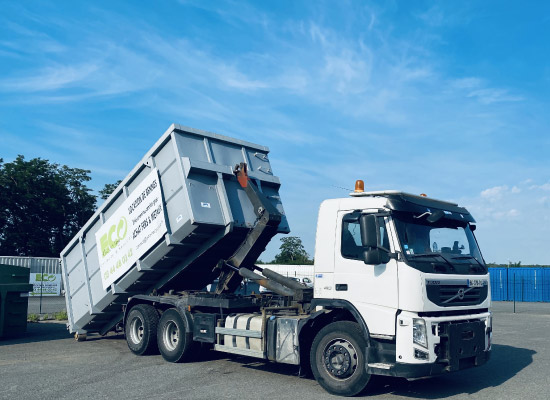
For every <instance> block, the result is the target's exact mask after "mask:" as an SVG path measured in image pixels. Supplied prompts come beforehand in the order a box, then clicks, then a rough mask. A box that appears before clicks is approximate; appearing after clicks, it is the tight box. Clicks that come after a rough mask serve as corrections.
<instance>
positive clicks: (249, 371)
mask: <svg viewBox="0 0 550 400" xmlns="http://www.w3.org/2000/svg"><path fill="white" fill-rule="evenodd" d="M520 306H523V307H522V308H521V309H520ZM520 306H518V305H517V304H516V311H517V313H516V314H513V305H512V304H511V303H495V305H494V307H493V311H494V322H493V327H494V331H495V333H494V340H493V343H494V344H493V352H492V358H491V360H490V361H489V363H488V364H486V365H484V366H482V367H479V368H474V369H470V370H464V371H460V372H456V373H452V374H447V375H443V376H439V377H433V378H428V379H422V380H416V381H412V382H409V381H406V380H404V379H398V378H383V379H379V380H378V382H375V383H376V386H374V387H372V388H371V389H370V391H368V392H367V393H366V396H368V397H369V398H371V399H402V398H410V399H441V398H445V399H466V398H468V399H471V398H476V399H477V398H483V399H524V398H529V399H548V398H550V380H549V379H548V378H547V375H548V371H550V333H549V332H550V304H540V303H538V304H532V303H530V304H528V305H527V303H521V304H520ZM207 358H208V359H207V360H205V361H200V362H194V363H190V364H170V363H166V362H164V360H163V359H162V357H161V356H159V355H153V356H145V357H137V356H134V355H133V354H132V353H130V351H129V350H128V348H127V345H126V341H125V340H124V338H123V336H122V335H114V334H112V335H109V336H107V337H103V338H101V337H89V338H88V340H87V341H86V342H81V343H77V342H76V341H75V340H74V339H73V338H72V337H71V336H70V335H69V334H68V332H67V330H66V328H65V325H64V324H62V323H44V322H41V323H34V324H29V326H28V332H27V334H26V335H25V336H23V337H21V338H17V339H11V340H4V341H0V399H27V398H56V399H75V398H77V399H92V398H93V399H102V398H115V397H116V398H124V399H142V398H151V397H155V398H172V399H177V398H181V399H212V398H224V399H268V398H276V399H293V400H295V399H300V400H307V399H315V400H318V399H328V398H336V397H334V396H331V395H329V394H328V393H326V392H325V391H324V390H323V389H322V388H321V387H320V386H319V385H317V383H316V382H315V380H313V379H303V378H299V377H297V368H296V367H294V366H287V365H279V364H272V363H264V362H259V361H256V360H255V359H251V358H246V357H238V356H228V355H225V354H222V353H214V352H212V353H211V354H210V355H209V356H208V357H207Z"/></svg>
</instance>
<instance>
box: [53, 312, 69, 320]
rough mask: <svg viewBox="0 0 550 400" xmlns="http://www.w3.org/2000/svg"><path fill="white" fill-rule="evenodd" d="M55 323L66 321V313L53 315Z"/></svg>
mask: <svg viewBox="0 0 550 400" xmlns="http://www.w3.org/2000/svg"><path fill="white" fill-rule="evenodd" d="M53 317H54V318H55V319H56V320H57V321H66V320H67V319H68V316H67V311H60V312H57V313H55V314H54V315H53Z"/></svg>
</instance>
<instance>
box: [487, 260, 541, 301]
mask: <svg viewBox="0 0 550 400" xmlns="http://www.w3.org/2000/svg"><path fill="white" fill-rule="evenodd" d="M489 274H490V277H491V296H492V299H493V300H495V301H513V300H514V299H515V300H516V301H525V302H542V301H547V302H550V268H541V267H533V268H530V267H526V268H489Z"/></svg>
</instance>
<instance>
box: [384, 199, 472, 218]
mask: <svg viewBox="0 0 550 400" xmlns="http://www.w3.org/2000/svg"><path fill="white" fill-rule="evenodd" d="M386 206H387V207H388V208H389V209H390V210H393V211H402V212H409V213H414V214H418V215H420V214H423V213H425V212H429V213H433V212H434V211H436V210H441V211H443V212H444V213H445V218H446V219H451V220H455V221H463V222H468V223H474V222H476V221H475V219H474V217H472V215H471V214H470V213H469V212H468V210H466V209H465V208H464V207H458V206H456V205H454V204H452V203H446V202H442V201H437V200H432V199H430V198H418V197H416V196H414V197H413V196H405V195H398V196H389V197H388V201H387V203H386Z"/></svg>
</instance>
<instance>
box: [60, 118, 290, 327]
mask: <svg viewBox="0 0 550 400" xmlns="http://www.w3.org/2000/svg"><path fill="white" fill-rule="evenodd" d="M268 152H269V149H268V148H267V147H265V146H260V145H256V144H253V143H249V142H245V141H242V140H238V139H233V138H230V137H226V136H222V135H218V134H215V133H210V132H206V131H201V130H197V129H192V128H188V127H183V126H181V125H177V124H173V125H171V126H170V128H169V129H168V130H167V131H166V132H165V133H164V134H163V135H162V137H161V138H160V139H159V140H158V141H157V143H156V144H155V145H154V146H153V147H152V148H151V149H150V150H149V151H148V152H147V154H146V155H145V156H144V157H143V159H142V160H141V161H140V162H139V163H138V164H137V165H136V166H135V167H134V169H133V170H132V172H130V174H128V176H127V177H126V178H125V179H124V180H123V181H122V182H121V184H120V185H119V186H118V187H117V189H116V190H115V191H114V192H113V193H112V194H111V196H110V197H109V198H108V199H107V200H106V201H105V203H104V204H103V205H102V206H101V207H99V209H98V210H97V212H96V213H95V214H94V215H93V216H92V217H91V218H90V220H89V221H88V222H87V223H86V224H85V225H84V227H83V228H82V229H81V230H80V232H79V233H78V234H77V235H76V236H75V237H74V238H73V239H72V240H71V242H70V243H69V244H68V245H67V247H65V249H63V251H62V252H61V266H62V276H63V281H64V286H65V299H66V303H67V314H68V318H69V324H68V326H69V330H70V332H71V333H73V332H77V333H86V332H99V333H102V334H103V333H106V332H107V331H108V330H110V329H112V328H113V327H114V326H115V325H116V324H117V323H118V322H120V321H121V320H122V316H123V314H122V306H123V305H124V304H125V303H126V302H127V299H128V297H130V296H132V295H136V294H150V293H159V294H161V293H165V292H168V291H169V290H175V291H182V290H200V289H202V288H204V287H205V286H206V285H208V284H209V283H211V282H212V281H213V280H214V279H215V278H216V277H217V274H218V273H217V272H216V271H214V268H215V266H216V265H217V262H218V261H219V260H220V259H227V258H229V257H230V256H231V255H232V254H233V253H234V252H235V251H236V250H237V248H238V247H239V245H240V244H241V243H242V241H243V239H244V238H245V236H246V234H247V233H248V232H249V231H250V229H251V228H252V227H253V225H254V223H255V221H256V215H255V214H254V210H253V208H252V204H251V202H250V200H249V199H248V197H247V195H246V194H245V192H244V190H243V189H242V188H241V187H240V185H239V184H238V182H237V179H236V178H235V176H234V174H233V168H234V166H235V165H236V164H239V163H242V162H246V163H247V165H248V175H249V177H250V179H252V180H254V182H255V183H256V184H257V185H258V187H259V188H260V190H261V191H262V192H263V193H264V194H265V195H266V196H267V197H268V198H269V199H270V200H271V201H272V203H273V205H274V206H275V207H276V208H277V209H278V210H279V211H280V212H281V213H283V219H282V222H281V224H280V225H279V228H278V232H280V233H288V232H289V231H290V230H289V226H288V222H287V220H286V217H284V210H283V207H282V203H281V200H280V197H279V187H280V181H279V178H277V177H276V176H274V175H273V172H272V170H271V165H270V162H269V158H268ZM153 168H155V169H157V170H158V173H159V176H160V186H161V193H162V201H163V204H164V209H165V220H166V225H167V232H168V233H166V234H165V235H164V238H162V239H161V240H159V241H157V242H156V243H155V244H154V245H152V246H151V247H150V248H149V249H148V251H147V252H146V253H145V254H144V255H143V256H141V257H140V259H139V260H138V261H137V262H136V263H135V264H134V265H133V266H132V267H131V268H130V269H129V270H128V271H127V272H126V273H125V274H124V275H123V276H122V277H120V278H119V279H118V280H117V281H116V282H114V283H113V284H111V285H110V287H108V288H107V289H103V285H102V279H101V274H100V265H99V260H98V258H99V256H98V253H97V248H96V246H97V244H96V239H95V233H96V232H97V231H98V229H100V227H101V226H102V224H103V223H104V222H105V221H106V220H107V219H108V218H109V217H110V216H111V215H113V213H115V211H116V210H117V209H118V208H119V207H120V206H121V205H122V203H123V202H124V200H125V199H126V198H127V197H128V196H131V195H132V192H133V191H134V189H135V188H136V187H137V186H138V185H139V184H140V182H142V181H143V180H144V179H146V178H147V177H148V175H149V174H150V173H151V171H152V169H153ZM204 202H208V203H209V208H204V207H201V204H204Z"/></svg>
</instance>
